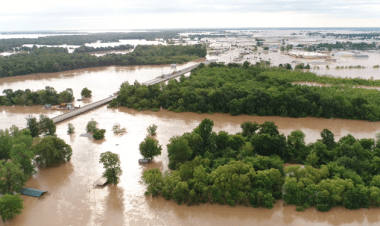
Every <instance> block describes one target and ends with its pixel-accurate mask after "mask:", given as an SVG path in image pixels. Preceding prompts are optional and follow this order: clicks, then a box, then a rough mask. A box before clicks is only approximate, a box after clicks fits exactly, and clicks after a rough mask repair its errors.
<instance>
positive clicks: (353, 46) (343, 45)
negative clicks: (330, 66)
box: [297, 41, 378, 52]
mask: <svg viewBox="0 0 380 226" xmlns="http://www.w3.org/2000/svg"><path fill="white" fill-rule="evenodd" d="M297 47H304V50H305V51H309V52H311V51H317V50H326V49H327V50H329V51H331V50H332V49H345V50H347V49H350V50H369V49H378V47H377V46H376V43H375V42H372V43H370V44H369V43H366V42H361V43H352V42H338V41H337V42H335V44H331V43H318V44H314V45H310V46H305V45H302V44H298V45H297Z"/></svg>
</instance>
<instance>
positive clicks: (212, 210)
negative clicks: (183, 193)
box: [0, 59, 380, 226]
mask: <svg viewBox="0 0 380 226" xmlns="http://www.w3.org/2000/svg"><path fill="white" fill-rule="evenodd" d="M203 60H204V59H203ZM194 63H195V62H190V63H188V64H185V65H181V66H179V67H177V69H181V68H184V67H187V66H190V65H192V64H194ZM162 71H163V72H164V73H168V72H170V71H172V69H170V67H169V66H168V65H164V66H128V67H100V68H90V69H81V70H74V71H68V72H60V73H51V74H38V75H27V76H17V77H11V78H2V79H0V91H2V90H4V89H9V88H10V89H13V90H16V89H27V88H32V89H33V90H37V89H43V88H44V87H45V86H52V87H55V88H56V90H58V91H62V90H64V89H66V88H73V90H74V96H75V97H76V99H77V98H79V97H80V92H81V90H82V88H83V87H87V88H89V89H90V90H92V91H93V92H92V93H93V97H92V98H91V99H90V100H87V102H86V103H90V102H94V101H97V100H100V99H103V98H105V97H108V95H109V94H112V93H114V92H115V91H117V90H118V89H119V87H120V84H121V83H122V82H124V81H129V82H130V83H132V82H134V81H135V80H138V81H140V82H141V81H142V80H143V81H146V80H148V79H152V78H155V77H157V76H158V75H161V73H162ZM81 104H83V102H76V103H75V105H81ZM0 111H1V113H0V128H1V129H4V128H9V127H10V126H11V125H12V124H16V125H17V126H19V127H21V128H23V127H25V124H26V120H25V118H26V117H27V115H28V114H32V115H33V116H38V115H39V114H47V115H48V116H49V117H54V116H56V115H59V114H61V113H64V112H62V111H52V110H45V109H42V106H33V107H22V106H14V107H0ZM205 118H210V119H212V120H213V121H214V129H213V131H215V132H219V131H221V130H225V131H228V132H229V133H231V134H232V133H237V132H240V131H241V129H240V124H241V123H243V122H245V121H252V122H253V121H256V122H258V123H263V122H265V121H274V122H275V124H276V125H277V126H278V128H279V131H280V133H284V134H285V135H288V134H290V132H291V131H294V130H302V131H303V132H304V133H305V134H306V143H309V142H315V141H316V140H317V139H320V132H321V131H322V130H323V129H325V128H327V129H329V130H331V131H332V132H333V133H334V134H335V139H336V140H338V139H339V138H340V137H342V136H345V135H347V134H352V135H353V136H355V137H356V138H375V134H376V133H379V132H380V122H367V121H357V120H343V119H323V118H319V119H318V118H311V117H307V118H297V119H296V118H283V117H260V116H247V115H241V116H231V115H229V114H213V115H209V114H196V113H174V112H170V111H166V110H161V111H159V112H151V111H142V112H138V111H136V110H133V109H127V108H124V107H120V108H117V109H107V107H106V106H103V107H100V108H98V109H95V110H93V111H90V112H87V113H85V114H83V115H80V116H77V117H74V118H72V119H69V120H67V121H64V122H62V123H59V124H57V135H58V137H60V138H61V139H64V140H65V142H67V143H68V144H70V145H71V147H72V149H73V155H72V159H71V161H70V162H67V163H65V164H62V165H60V166H57V167H52V168H39V169H38V172H37V174H36V175H34V176H33V177H32V178H31V179H29V181H28V182H27V184H26V186H27V187H31V188H36V189H41V190H47V191H48V192H49V193H48V194H46V195H44V196H42V198H40V199H37V198H33V197H28V196H21V197H22V198H23V199H24V200H25V202H24V206H25V209H24V210H23V211H22V214H21V215H18V216H16V217H15V218H14V219H12V220H11V221H10V222H8V224H7V225H12V226H13V225H14V226H19V225H28V226H40V225H57V226H61V225H62V226H66V225H72V226H82V225H86V226H93V225H95V226H103V225H104V226H105V225H168V226H169V225H173V226H174V225H260V226H261V225H263V226H264V225H265V226H267V225H279V226H283V225H286V226H288V225H289V226H290V225H296V226H298V225H299V226H301V225H302V226H303V225H312V226H317V225H318V226H333V225H334V226H335V225H342V224H343V225H352V226H361V225H368V226H375V225H379V224H380V215H379V214H378V213H379V209H378V208H371V209H359V210H355V211H351V210H347V209H344V208H341V207H338V208H333V209H332V210H331V211H329V212H327V213H321V212H318V211H317V210H316V209H315V208H309V209H307V210H306V211H305V212H296V211H295V206H291V205H283V204H282V202H281V201H277V203H276V204H275V206H274V208H272V209H270V210H269V209H265V208H252V207H244V206H237V207H230V206H222V205H211V204H202V205H198V206H190V207H188V206H186V205H181V206H178V205H177V204H176V203H175V202H174V201H166V200H164V199H163V198H162V197H159V198H151V197H148V196H145V195H144V191H145V185H144V184H143V183H142V182H141V176H142V174H143V172H144V171H145V170H147V169H151V168H159V169H160V170H162V171H164V170H167V169H168V168H167V164H168V158H167V149H166V145H167V144H168V142H169V139H170V138H171V137H172V136H177V135H181V134H183V133H184V132H190V131H192V130H193V129H194V128H195V127H196V126H197V125H198V124H199V123H200V122H201V121H202V120H203V119H205ZM91 119H94V120H96V121H97V122H99V128H101V129H106V130H107V132H106V134H105V139H103V140H101V141H95V140H94V139H92V138H88V137H82V136H80V135H81V134H84V133H85V127H86V124H87V122H88V121H90V120H91ZM69 122H71V123H72V124H73V125H74V126H75V132H74V133H73V134H71V135H68V134H67V123H69ZM115 123H120V125H121V127H125V128H126V130H127V133H126V134H125V135H123V136H118V135H114V134H113V132H112V126H113V125H114V124H115ZM153 123H154V124H156V125H158V129H157V136H156V138H157V140H158V141H159V143H160V144H161V145H162V147H163V150H162V154H161V156H158V157H157V158H155V160H154V161H153V162H152V163H151V164H148V165H139V164H138V159H139V158H141V156H140V154H139V150H138V146H139V144H140V142H141V141H142V140H143V139H144V137H145V136H146V134H147V132H146V128H147V127H148V126H149V125H151V124H153ZM106 151H112V152H114V153H117V154H119V155H120V160H121V166H122V170H123V174H122V176H121V180H120V183H119V184H118V185H107V186H105V187H94V186H93V185H92V184H93V182H94V181H95V180H97V179H98V178H99V177H100V176H101V174H102V172H103V169H102V165H101V164H100V163H99V158H100V154H101V153H103V152H106Z"/></svg>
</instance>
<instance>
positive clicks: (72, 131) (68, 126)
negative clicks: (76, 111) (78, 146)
mask: <svg viewBox="0 0 380 226" xmlns="http://www.w3.org/2000/svg"><path fill="white" fill-rule="evenodd" d="M74 130H75V128H74V125H73V124H72V123H70V122H69V123H68V124H67V133H68V134H70V133H74Z"/></svg>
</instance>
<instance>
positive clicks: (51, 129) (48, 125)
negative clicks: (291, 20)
mask: <svg viewBox="0 0 380 226" xmlns="http://www.w3.org/2000/svg"><path fill="white" fill-rule="evenodd" d="M39 129H40V131H42V132H44V133H46V135H49V136H54V135H55V131H56V127H55V123H54V122H53V120H52V119H50V118H49V117H48V116H45V115H40V121H39Z"/></svg>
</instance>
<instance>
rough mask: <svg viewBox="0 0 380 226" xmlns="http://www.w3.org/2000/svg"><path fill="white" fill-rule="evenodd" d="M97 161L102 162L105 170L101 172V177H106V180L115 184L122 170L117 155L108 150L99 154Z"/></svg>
mask: <svg viewBox="0 0 380 226" xmlns="http://www.w3.org/2000/svg"><path fill="white" fill-rule="evenodd" d="M99 163H103V168H104V169H105V170H106V171H104V173H103V177H105V178H107V182H108V183H110V184H117V183H118V182H119V177H120V175H121V174H122V172H123V171H122V170H121V168H120V159H119V155H118V154H115V153H112V152H110V151H107V152H104V153H102V154H100V160H99Z"/></svg>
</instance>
